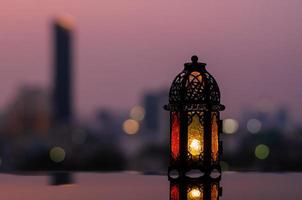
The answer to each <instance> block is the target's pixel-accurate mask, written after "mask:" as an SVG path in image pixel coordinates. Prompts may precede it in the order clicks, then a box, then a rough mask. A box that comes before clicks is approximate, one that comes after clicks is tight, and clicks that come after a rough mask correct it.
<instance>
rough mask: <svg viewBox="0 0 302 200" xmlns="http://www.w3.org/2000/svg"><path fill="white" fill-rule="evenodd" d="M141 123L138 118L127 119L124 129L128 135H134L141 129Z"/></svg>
mask: <svg viewBox="0 0 302 200" xmlns="http://www.w3.org/2000/svg"><path fill="white" fill-rule="evenodd" d="M139 127H140V125H139V123H138V122H137V121H136V120H133V119H127V120H126V121H125V122H124V123H123V130H124V131H125V133H126V134H128V135H134V134H136V133H137V132H138V131H139Z"/></svg>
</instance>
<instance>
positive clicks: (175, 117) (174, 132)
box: [171, 112, 180, 160]
mask: <svg viewBox="0 0 302 200" xmlns="http://www.w3.org/2000/svg"><path fill="white" fill-rule="evenodd" d="M171 118H172V124H171V155H172V158H173V159H174V160H176V159H177V158H178V156H179V136H180V119H179V113H178V112H172V115H171Z"/></svg>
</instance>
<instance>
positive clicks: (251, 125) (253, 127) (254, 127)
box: [246, 119, 262, 133]
mask: <svg viewBox="0 0 302 200" xmlns="http://www.w3.org/2000/svg"><path fill="white" fill-rule="evenodd" d="M261 127H262V124H261V122H260V121H259V120H258V119H250V120H248V122H247V124H246V128H247V130H248V131H249V132H250V133H258V132H259V131H260V130H261Z"/></svg>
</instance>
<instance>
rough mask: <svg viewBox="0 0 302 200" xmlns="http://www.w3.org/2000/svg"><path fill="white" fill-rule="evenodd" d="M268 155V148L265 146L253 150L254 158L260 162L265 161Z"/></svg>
mask: <svg viewBox="0 0 302 200" xmlns="http://www.w3.org/2000/svg"><path fill="white" fill-rule="evenodd" d="M269 153H270V150H269V147H268V146H266V145H265V144H260V145H258V146H257V147H256V149H255V156H256V157H257V158H258V159H260V160H264V159H266V158H267V157H268V156H269Z"/></svg>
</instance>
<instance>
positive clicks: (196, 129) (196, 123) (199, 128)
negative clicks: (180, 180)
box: [187, 114, 204, 160]
mask: <svg viewBox="0 0 302 200" xmlns="http://www.w3.org/2000/svg"><path fill="white" fill-rule="evenodd" d="M203 138H204V127H203V125H202V124H201V123H200V118H199V116H198V114H194V115H193V116H192V121H191V123H190V124H189V127H188V147H187V148H188V152H189V153H190V154H191V155H192V159H193V160H199V156H200V155H201V154H202V152H203V150H204V141H203Z"/></svg>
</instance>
